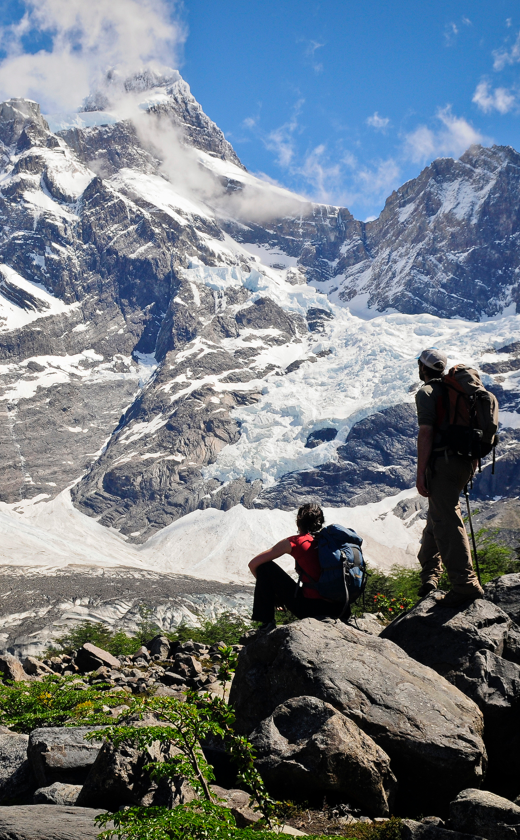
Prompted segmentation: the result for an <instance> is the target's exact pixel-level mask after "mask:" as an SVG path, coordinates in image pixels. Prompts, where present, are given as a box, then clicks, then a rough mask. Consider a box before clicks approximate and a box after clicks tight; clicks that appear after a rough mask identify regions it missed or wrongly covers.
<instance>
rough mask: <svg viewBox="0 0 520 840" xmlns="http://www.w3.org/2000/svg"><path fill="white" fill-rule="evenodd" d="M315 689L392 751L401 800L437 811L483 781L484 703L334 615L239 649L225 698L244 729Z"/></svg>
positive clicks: (296, 625)
mask: <svg viewBox="0 0 520 840" xmlns="http://www.w3.org/2000/svg"><path fill="white" fill-rule="evenodd" d="M303 695H305V696H309V697H317V698H319V699H321V700H324V701H325V702H327V703H330V704H331V705H332V706H333V707H334V708H335V709H337V710H338V711H340V712H341V713H342V714H344V715H345V716H346V717H348V718H350V719H351V720H353V721H354V722H355V723H356V724H357V725H358V726H359V728H360V729H361V730H362V731H363V732H365V733H366V734H367V735H369V736H370V737H371V738H372V739H373V740H374V741H375V742H376V744H377V745H378V746H379V747H381V748H382V749H383V750H384V751H385V753H387V754H388V755H389V756H390V759H391V762H392V771H393V772H394V774H395V775H396V777H397V779H398V781H399V786H400V788H399V789H400V799H401V800H402V801H401V804H403V802H404V801H405V803H406V806H407V807H408V806H411V807H413V808H414V811H415V812H416V813H417V812H418V811H420V810H422V812H423V813H424V812H425V811H426V813H427V812H428V811H430V812H432V811H433V812H434V813H435V812H436V810H437V809H438V808H439V803H440V802H446V804H447V802H448V801H449V800H451V799H453V797H454V796H455V795H456V794H457V793H458V791H459V790H461V789H462V788H463V787H466V786H467V785H466V784H465V779H473V780H474V781H473V782H471V785H473V786H475V785H478V784H480V783H481V781H482V778H483V774H484V769H485V763H486V753H485V748H484V744H483V741H482V728H483V723H482V713H481V712H480V710H479V709H478V707H477V706H476V705H475V704H474V703H473V701H471V700H469V699H468V698H467V697H465V695H464V694H462V692H460V691H459V690H458V689H457V688H455V687H454V686H452V685H450V684H449V683H448V682H447V681H446V680H444V679H442V678H440V677H439V676H438V674H436V673H435V672H434V671H432V670H431V669H430V668H427V667H425V666H424V665H421V664H420V663H419V662H415V661H414V660H413V659H411V658H410V657H409V656H407V654H405V653H404V651H402V650H401V649H400V648H399V647H398V646H397V645H395V644H393V643H392V642H390V641H388V640H387V639H382V638H380V637H378V636H372V635H369V634H367V633H362V632H359V631H357V630H355V629H354V628H353V627H351V626H347V625H345V624H342V623H340V622H334V621H331V620H327V621H321V622H320V621H316V620H315V619H311V618H308V619H304V620H303V621H297V622H294V623H293V624H289V625H286V626H284V627H279V628H277V629H276V630H274V631H272V632H271V633H268V634H267V635H265V636H260V637H258V638H257V639H255V640H254V641H253V642H251V643H250V644H249V645H248V646H247V647H245V648H244V649H243V650H242V651H241V653H240V656H239V660H238V667H237V670H236V673H235V678H234V680H233V685H232V688H231V696H230V703H231V704H232V705H233V706H234V708H235V711H236V716H237V726H238V730H239V731H240V732H242V733H244V734H250V733H251V732H252V731H253V729H255V728H256V727H257V726H258V725H259V724H260V723H261V722H262V721H263V720H265V719H266V718H268V717H269V716H270V715H271V714H272V713H273V711H274V710H275V709H276V707H277V706H279V705H280V704H282V703H285V702H286V701H287V700H289V699H291V698H292V697H300V696H303Z"/></svg>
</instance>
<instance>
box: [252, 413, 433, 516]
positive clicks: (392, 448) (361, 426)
mask: <svg viewBox="0 0 520 840" xmlns="http://www.w3.org/2000/svg"><path fill="white" fill-rule="evenodd" d="M416 435H417V413H416V411H415V408H414V406H412V405H408V404H404V405H397V406H393V407H392V408H388V409H384V410H383V411H378V412H376V413H375V414H371V415H370V417H367V418H365V419H364V420H360V421H359V423H356V424H355V425H354V427H353V428H352V429H351V431H350V432H349V434H348V436H347V439H346V441H345V443H344V444H343V445H342V446H339V447H338V449H337V452H336V454H337V458H336V460H334V461H333V462H329V463H325V464H323V465H321V466H320V467H317V468H316V469H311V470H305V471H302V472H296V473H289V474H287V475H285V476H283V477H282V478H281V479H280V480H279V481H278V482H277V483H276V484H275V485H274V487H272V488H269V489H266V490H264V491H263V492H262V493H260V495H259V496H258V498H257V499H256V500H255V507H269V508H277V507H281V508H282V509H283V510H292V509H293V508H296V507H298V506H299V505H301V504H303V503H304V502H306V501H313V500H315V499H320V502H321V504H323V505H331V506H336V505H341V504H348V505H350V506H356V505H366V504H367V503H369V502H378V501H380V500H381V499H383V498H384V497H385V496H388V495H389V494H390V493H398V492H399V491H400V490H406V489H408V488H409V487H411V486H413V483H414V471H415V469H416V450H417V445H416V440H415V438H416Z"/></svg>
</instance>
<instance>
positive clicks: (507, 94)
mask: <svg viewBox="0 0 520 840" xmlns="http://www.w3.org/2000/svg"><path fill="white" fill-rule="evenodd" d="M472 101H473V102H474V103H475V105H477V106H478V107H479V108H480V110H481V111H483V112H484V113H485V114H489V113H491V112H492V111H498V113H499V114H508V113H509V112H510V111H512V110H513V109H515V108H516V107H517V97H516V94H515V93H513V91H511V90H508V89H507V88H503V87H497V88H495V89H494V90H493V88H492V87H491V85H490V84H489V82H487V81H485V80H484V81H482V82H479V84H478V85H477V87H476V90H475V93H474V94H473V99H472Z"/></svg>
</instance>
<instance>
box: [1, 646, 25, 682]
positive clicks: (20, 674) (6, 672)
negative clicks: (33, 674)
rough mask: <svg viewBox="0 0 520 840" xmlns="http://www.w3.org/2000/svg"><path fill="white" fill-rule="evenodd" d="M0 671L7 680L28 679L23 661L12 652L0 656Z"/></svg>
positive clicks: (18, 680)
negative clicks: (12, 654)
mask: <svg viewBox="0 0 520 840" xmlns="http://www.w3.org/2000/svg"><path fill="white" fill-rule="evenodd" d="M0 673H1V674H2V676H3V677H4V679H6V680H11V681H12V682H21V681H22V680H26V679H27V674H26V673H25V671H24V669H23V666H22V664H21V662H20V661H19V660H18V659H16V657H15V656H11V654H10V653H4V654H2V655H1V656H0Z"/></svg>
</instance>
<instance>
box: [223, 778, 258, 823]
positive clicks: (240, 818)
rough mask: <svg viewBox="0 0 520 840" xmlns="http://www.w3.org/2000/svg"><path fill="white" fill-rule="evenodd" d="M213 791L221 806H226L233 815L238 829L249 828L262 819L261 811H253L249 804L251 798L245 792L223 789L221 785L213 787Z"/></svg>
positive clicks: (235, 789)
mask: <svg viewBox="0 0 520 840" xmlns="http://www.w3.org/2000/svg"><path fill="white" fill-rule="evenodd" d="M211 790H212V791H213V793H214V794H215V796H218V798H219V799H220V800H221V802H220V805H225V806H226V808H229V810H230V811H231V813H232V814H233V816H234V818H235V820H236V824H237V826H238V828H247V826H248V825H254V824H255V823H257V822H258V821H259V820H260V819H261V818H262V814H261V813H260V811H253V809H252V808H251V806H250V804H249V802H250V800H251V797H250V795H249V794H248V793H246V792H245V790H238V789H237V788H230V789H228V788H223V787H220V786H219V785H211Z"/></svg>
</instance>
